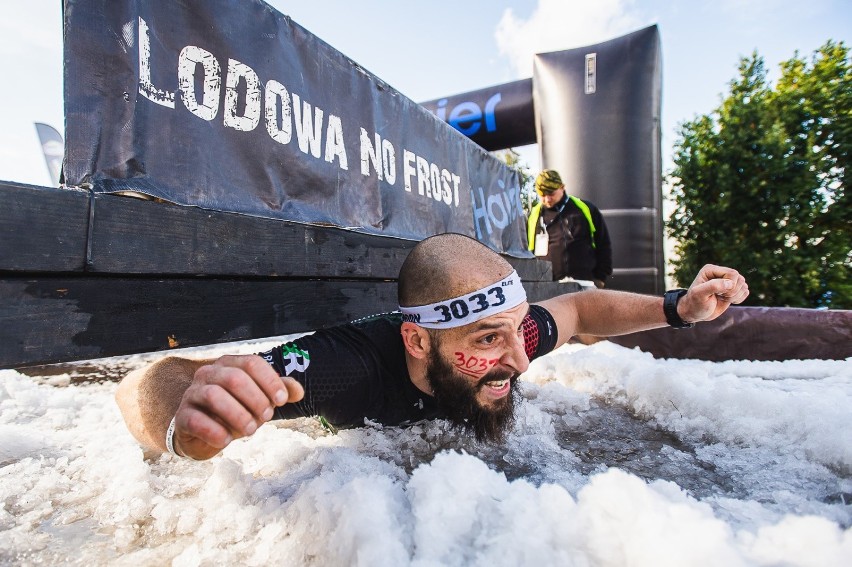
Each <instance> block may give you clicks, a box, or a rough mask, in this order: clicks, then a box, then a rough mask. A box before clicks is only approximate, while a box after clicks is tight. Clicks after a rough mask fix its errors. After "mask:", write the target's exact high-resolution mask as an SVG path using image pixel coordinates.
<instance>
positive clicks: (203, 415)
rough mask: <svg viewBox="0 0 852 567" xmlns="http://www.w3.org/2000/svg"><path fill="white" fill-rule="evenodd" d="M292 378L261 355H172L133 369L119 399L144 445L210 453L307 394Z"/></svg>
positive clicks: (193, 454)
mask: <svg viewBox="0 0 852 567" xmlns="http://www.w3.org/2000/svg"><path fill="white" fill-rule="evenodd" d="M303 395H304V390H303V389H302V386H301V384H299V383H298V382H296V381H295V380H293V379H292V378H283V379H282V378H281V377H280V376H278V373H277V372H275V370H274V369H273V368H272V366H270V365H269V363H268V362H266V361H265V360H264V359H263V358H261V357H259V356H253V355H252V356H223V357H221V358H219V359H217V360H215V361H213V360H187V359H182V358H175V357H168V358H164V359H163V360H160V361H159V362H156V363H154V364H152V365H151V366H149V367H147V368H143V369H140V370H136V371H134V372H131V373H130V374H128V375H127V376H126V377H125V378H124V380H122V382H121V384H120V385H119V387H118V390H117V392H116V396H115V397H116V401H117V402H118V406H119V408H120V409H121V413H122V415H123V416H124V421H125V422H126V423H127V428H128V429H129V430H130V433H131V434H133V436H134V437H135V438H136V440H137V441H139V442H140V443H141V444H142V445H144V446H146V447H149V448H151V449H156V450H159V451H166V450H167V445H166V443H167V440H166V437H167V432H168V431H169V428H170V424H171V422H172V419H174V426H173V434H172V435H169V438H170V439H171V440H172V441H173V443H174V444H173V450H174V451H175V452H176V453H177V454H180V455H183V456H188V457H191V458H194V459H209V458H210V457H212V456H214V455H216V454H217V453H219V451H221V450H222V449H224V448H225V447H226V446H227V445H228V444H229V443H230V442H231V441H232V440H234V439H238V438H240V437H247V436H249V435H251V434H253V433H254V432H255V431H257V428H258V427H260V425H262V424H263V423H265V422H267V421H269V419H271V418H272V415H273V411H274V408H275V407H276V406H282V405H284V404H286V403H288V402H296V401H299V400H300V399H302V396H303Z"/></svg>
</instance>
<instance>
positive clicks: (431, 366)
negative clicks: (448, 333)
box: [426, 345, 518, 442]
mask: <svg viewBox="0 0 852 567" xmlns="http://www.w3.org/2000/svg"><path fill="white" fill-rule="evenodd" d="M436 347H437V345H436ZM428 356H429V358H428V360H427V364H426V380H427V381H428V382H429V386H430V387H431V388H432V395H433V396H434V397H435V401H436V403H437V404H438V409H440V410H441V411H442V412H443V413H444V414H445V415H446V416H447V418H448V419H449V420H450V422H451V423H452V424H453V426H454V427H460V428H462V429H464V430H465V431H468V432H472V433H473V434H474V435H475V436H476V440H477V441H493V442H500V441H503V439H504V438H505V436H506V432H507V431H508V430H509V428H510V427H511V426H512V425H513V424H514V423H515V398H516V397H517V395H518V390H517V385H516V383H517V374H516V373H514V372H509V371H506V370H496V369H495V370H491V371H490V372H488V373H487V374H485V376H483V377H482V378H480V379H479V382H478V383H476V384H471V383H470V382H469V381H468V380H465V379H464V378H461V377H460V376H458V374H457V373H456V371H455V369H454V368H453V366H452V364H450V363H449V362H447V361H445V360H444V359H443V358H442V357H441V355H440V354H438V349H437V348H433V349H432V350H431V351H430V352H429V355H428ZM504 379H505V380H510V389H509V393H508V394H507V395H506V396H505V397H503V398H500V399H497V400H494V402H493V405H492V406H491V407H483V406H482V405H481V404H480V403H479V401H478V400H477V399H476V395H477V393H478V392H479V391H480V390H481V389H482V388H487V386H486V385H485V383H486V382H491V381H494V380H504Z"/></svg>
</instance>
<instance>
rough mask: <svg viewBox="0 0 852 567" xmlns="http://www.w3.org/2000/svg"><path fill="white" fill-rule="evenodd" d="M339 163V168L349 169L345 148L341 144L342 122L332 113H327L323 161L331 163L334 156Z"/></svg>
mask: <svg viewBox="0 0 852 567" xmlns="http://www.w3.org/2000/svg"><path fill="white" fill-rule="evenodd" d="M335 156H337V159H338V160H339V163H340V169H343V170H348V169H349V160H348V159H347V158H346V148H345V147H344V146H343V124H342V123H341V122H340V118H338V117H337V116H335V115H334V114H329V115H328V130H326V132H325V161H327V162H329V163H331V162H332V161H333V160H334V157H335Z"/></svg>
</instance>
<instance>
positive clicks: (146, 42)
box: [139, 18, 175, 108]
mask: <svg viewBox="0 0 852 567" xmlns="http://www.w3.org/2000/svg"><path fill="white" fill-rule="evenodd" d="M149 34H150V32H149V31H148V24H146V23H145V20H143V19H142V18H139V94H141V95H142V96H144V97H145V98H147V99H148V100H150V101H152V102H155V103H157V104H160V105H162V106H166V107H168V108H174V107H175V93H173V92H171V91H168V90H165V89H158V88H157V87H155V86H154V84H153V83H152V82H151V38H150V36H149Z"/></svg>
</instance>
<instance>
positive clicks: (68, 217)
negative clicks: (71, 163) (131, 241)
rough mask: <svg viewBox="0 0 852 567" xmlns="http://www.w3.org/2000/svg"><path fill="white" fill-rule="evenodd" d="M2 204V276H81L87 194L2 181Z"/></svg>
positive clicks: (86, 217) (84, 256) (0, 253)
mask: <svg viewBox="0 0 852 567" xmlns="http://www.w3.org/2000/svg"><path fill="white" fill-rule="evenodd" d="M0 201H2V203H3V205H2V206H0V270H16V271H45V272H49V271H58V272H73V271H82V270H83V268H84V266H85V263H86V232H87V227H88V223H89V194H88V193H85V192H80V191H64V190H59V189H47V188H44V187H34V186H32V185H21V184H14V183H8V182H5V181H0Z"/></svg>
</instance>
